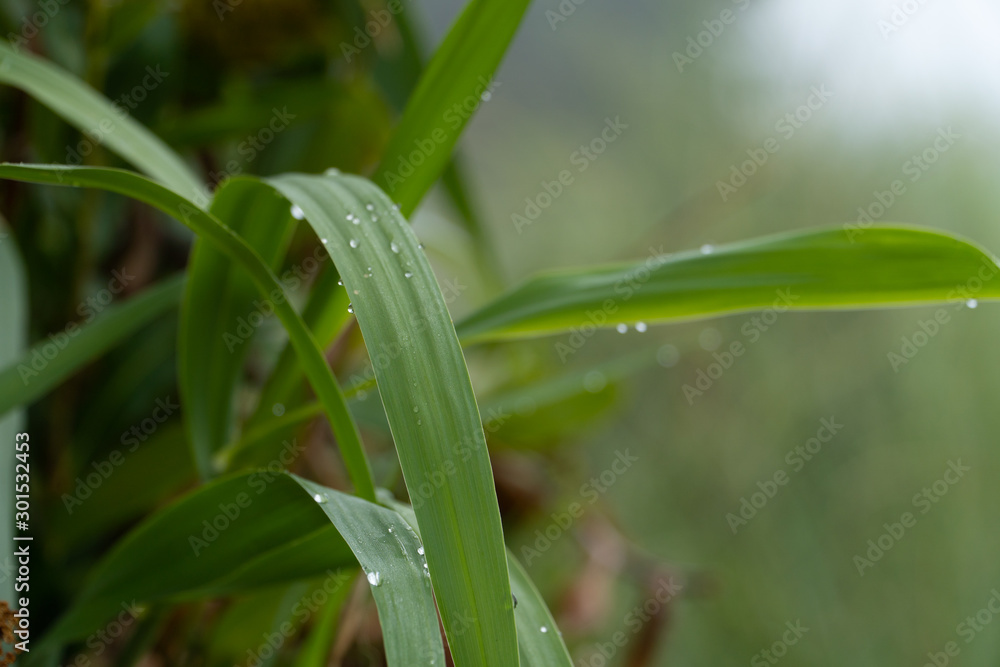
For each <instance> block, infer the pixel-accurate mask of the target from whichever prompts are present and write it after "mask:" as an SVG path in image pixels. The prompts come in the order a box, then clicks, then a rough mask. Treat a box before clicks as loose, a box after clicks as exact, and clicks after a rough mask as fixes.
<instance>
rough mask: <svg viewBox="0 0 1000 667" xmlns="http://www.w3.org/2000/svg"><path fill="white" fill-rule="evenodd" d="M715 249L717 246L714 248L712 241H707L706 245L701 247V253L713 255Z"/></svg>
mask: <svg viewBox="0 0 1000 667" xmlns="http://www.w3.org/2000/svg"><path fill="white" fill-rule="evenodd" d="M714 250H715V248H713V247H712V245H711V244H710V243H706V244H705V245H703V246H702V247H701V254H702V255H711V254H712V251H714Z"/></svg>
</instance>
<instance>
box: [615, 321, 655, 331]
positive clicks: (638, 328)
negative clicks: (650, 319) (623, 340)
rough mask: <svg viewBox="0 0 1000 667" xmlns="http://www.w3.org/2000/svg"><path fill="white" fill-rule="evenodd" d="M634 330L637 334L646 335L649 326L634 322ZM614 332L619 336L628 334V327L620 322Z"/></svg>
mask: <svg viewBox="0 0 1000 667" xmlns="http://www.w3.org/2000/svg"><path fill="white" fill-rule="evenodd" d="M635 330H636V331H638V332H639V333H646V332H647V331H648V330H649V325H648V324H646V323H645V322H636V323H635ZM615 331H617V332H618V333H620V334H624V333H628V325H627V324H625V323H624V322H622V323H621V324H619V325H618V326H616V327H615Z"/></svg>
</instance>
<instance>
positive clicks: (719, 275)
mask: <svg viewBox="0 0 1000 667" xmlns="http://www.w3.org/2000/svg"><path fill="white" fill-rule="evenodd" d="M852 237H853V238H852ZM706 250H707V249H706ZM997 271H998V268H997V263H996V261H994V259H993V258H992V257H991V256H990V255H988V254H986V253H985V252H984V251H982V250H981V249H979V248H977V247H976V246H973V245H971V244H970V243H968V242H966V241H964V240H961V239H959V238H956V237H954V236H950V235H948V234H944V233H941V232H935V231H930V230H923V229H915V228H907V227H877V228H876V227H873V228H870V229H867V230H864V231H862V232H861V233H857V232H856V230H854V231H852V230H844V229H839V228H837V229H829V228H827V229H820V230H814V231H807V232H796V233H793V234H783V235H779V236H771V237H767V238H762V239H756V240H751V241H746V242H743V243H736V244H733V245H728V246H721V247H718V248H715V249H712V251H711V252H710V253H708V254H706V253H704V252H698V251H695V252H686V253H680V254H677V255H673V256H666V255H659V254H656V255H652V256H650V257H648V258H647V259H646V260H644V261H641V262H636V263H631V264H621V265H616V266H608V267H599V268H586V269H578V270H570V271H561V272H558V273H550V274H545V275H541V276H538V277H536V278H532V279H530V280H528V281H527V282H526V283H524V284H522V285H521V286H520V287H517V288H515V289H513V290H512V291H510V292H508V293H507V294H505V295H503V296H501V297H500V298H499V299H497V300H496V301H493V302H491V303H489V304H487V305H486V306H485V307H483V308H482V309H480V310H478V311H477V312H475V313H473V314H471V315H470V316H468V317H466V318H465V319H464V320H462V321H461V322H460V323H458V325H457V326H456V328H457V330H458V332H459V335H460V336H461V337H462V340H463V342H478V341H484V340H497V339H505V338H527V337H533V336H544V335H549V334H555V333H560V332H563V331H567V330H569V329H570V328H572V327H581V326H597V327H615V326H616V325H618V324H619V323H625V324H635V323H637V322H645V323H660V322H672V321H683V320H695V319H700V318H705V317H712V316H718V315H723V314H727V313H736V312H741V311H752V310H761V309H764V308H769V307H772V306H774V307H776V308H784V307H788V308H792V309H796V310H847V309H857V308H873V307H885V306H900V305H916V304H929V303H941V302H946V301H964V300H966V299H970V298H976V299H980V300H982V299H987V298H990V299H992V298H996V297H998V296H1000V280H997V281H992V282H991V281H990V280H989V278H992V277H993V276H995V275H996V273H997ZM984 274H985V275H984ZM986 276H989V278H987V277H986ZM984 281H985V282H984ZM977 285H979V287H978V289H973V288H974V287H976V286H977Z"/></svg>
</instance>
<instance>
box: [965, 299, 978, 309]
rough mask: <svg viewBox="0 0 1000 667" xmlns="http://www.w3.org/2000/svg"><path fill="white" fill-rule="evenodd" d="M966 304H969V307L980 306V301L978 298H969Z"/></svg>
mask: <svg viewBox="0 0 1000 667" xmlns="http://www.w3.org/2000/svg"><path fill="white" fill-rule="evenodd" d="M965 305H966V306H968V307H969V308H977V307H979V301H977V300H976V299H969V300H968V301H966V302H965Z"/></svg>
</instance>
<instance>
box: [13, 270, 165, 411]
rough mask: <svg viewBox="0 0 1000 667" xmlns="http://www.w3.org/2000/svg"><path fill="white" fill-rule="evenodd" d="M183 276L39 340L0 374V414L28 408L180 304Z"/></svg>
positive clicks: (150, 288)
mask: <svg viewBox="0 0 1000 667" xmlns="http://www.w3.org/2000/svg"><path fill="white" fill-rule="evenodd" d="M183 289H184V276H183V275H178V276H174V277H172V278H167V279H165V280H163V281H161V282H159V283H157V284H156V285H153V286H152V287H149V288H147V289H146V290H144V291H143V292H141V293H140V294H137V295H136V296H134V297H131V298H130V299H128V300H127V301H125V302H124V303H122V304H120V305H113V306H110V307H108V308H107V309H106V310H105V311H104V312H103V313H101V314H100V315H97V316H96V317H95V318H94V320H93V321H92V322H90V323H88V324H83V325H79V324H76V323H71V324H70V325H69V326H68V327H67V328H66V330H65V331H61V332H59V333H57V334H54V338H44V339H42V340H40V341H39V342H38V343H36V344H35V345H34V346H33V347H32V348H31V349H30V350H27V351H25V352H24V353H23V354H21V356H20V357H19V358H18V359H16V360H13V361H11V363H10V364H9V365H7V366H6V367H5V368H4V369H3V370H2V371H0V415H2V414H4V413H6V412H7V411H9V410H11V409H12V408H14V407H16V406H19V405H30V404H31V403H32V402H34V401H35V400H36V399H38V398H39V397H40V396H44V395H45V394H46V393H48V392H49V390H51V389H52V388H53V387H55V386H56V385H58V384H59V383H60V382H62V381H63V380H65V379H66V377H68V376H69V375H70V374H72V373H73V372H74V371H76V370H77V369H78V368H80V367H81V366H82V365H84V364H86V363H87V362H89V361H91V360H92V359H94V358H96V357H98V356H100V355H101V354H103V353H104V352H106V351H107V350H109V349H110V348H112V347H114V346H115V345H117V344H118V343H119V342H121V341H122V340H124V339H125V338H127V337H129V336H131V335H132V334H134V333H135V332H136V331H139V330H140V329H142V327H144V326H145V325H146V324H148V323H149V322H151V321H152V320H154V319H156V318H157V317H159V316H160V315H162V314H163V313H165V312H166V311H167V310H169V309H170V308H173V307H174V306H176V305H177V303H178V302H179V301H180V297H181V292H182V290H183Z"/></svg>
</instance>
